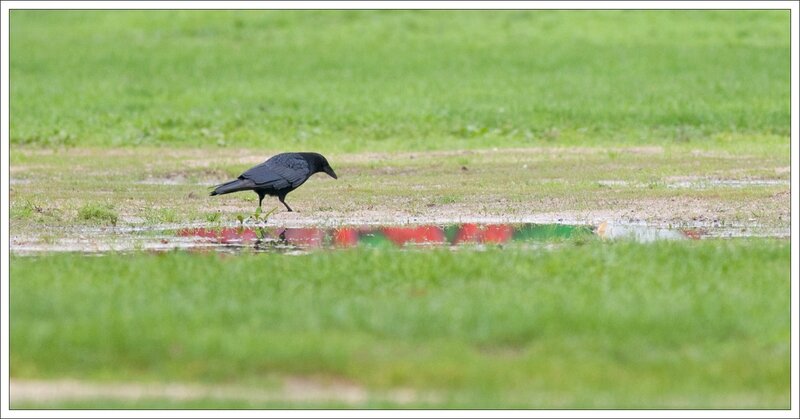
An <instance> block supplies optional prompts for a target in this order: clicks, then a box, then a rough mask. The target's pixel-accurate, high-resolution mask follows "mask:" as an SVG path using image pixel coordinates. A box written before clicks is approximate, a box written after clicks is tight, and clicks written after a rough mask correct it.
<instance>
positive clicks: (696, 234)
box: [12, 222, 788, 255]
mask: <svg viewBox="0 0 800 419" xmlns="http://www.w3.org/2000/svg"><path fill="white" fill-rule="evenodd" d="M749 236H768V237H788V231H783V230H775V229H773V230H769V229H754V228H745V227H741V226H723V225H718V224H715V223H712V224H703V223H695V224H694V225H688V226H687V225H683V226H681V227H674V228H673V227H670V226H666V227H665V226H652V225H647V224H635V223H616V222H602V223H599V224H597V225H590V224H563V223H445V224H412V225H409V224H405V225H344V226H338V227H319V226H292V227H283V226H275V225H265V224H263V223H261V224H259V223H255V224H249V223H244V224H240V225H234V226H208V225H196V226H185V227H180V226H178V227H172V228H164V227H127V228H123V227H119V228H108V229H95V230H87V231H82V232H80V233H79V234H70V235H66V236H65V237H63V238H61V239H57V240H51V241H49V242H42V241H34V240H32V241H27V242H26V241H24V240H22V241H18V242H16V243H14V244H12V251H13V252H15V253H16V254H23V255H24V254H37V253H41V252H84V253H95V254H98V253H100V254H101V253H105V252H125V251H138V250H147V251H169V250H192V251H210V252H242V251H248V252H271V253H288V254H295V253H306V252H309V251H313V250H315V249H340V248H351V247H373V248H375V247H384V248H433V247H450V248H457V247H459V246H464V245H471V246H473V247H479V248H480V247H485V246H503V245H515V244H518V245H531V246H536V245H543V244H546V245H551V244H557V243H559V242H563V241H565V240H580V239H586V238H592V237H599V238H601V239H603V240H617V239H620V240H633V241H637V242H652V241H657V240H699V239H705V238H714V237H749Z"/></svg>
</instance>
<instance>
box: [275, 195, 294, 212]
mask: <svg viewBox="0 0 800 419" xmlns="http://www.w3.org/2000/svg"><path fill="white" fill-rule="evenodd" d="M284 198H286V195H280V196H278V200H280V201H281V204H283V206H284V207H286V209H287V210H289V212H293V211H292V209H291V208H289V204H287V203H286V201H284V200H283V199H284Z"/></svg>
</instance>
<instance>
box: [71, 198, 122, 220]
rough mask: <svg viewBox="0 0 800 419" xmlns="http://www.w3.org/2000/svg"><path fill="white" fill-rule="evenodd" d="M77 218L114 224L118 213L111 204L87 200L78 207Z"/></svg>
mask: <svg viewBox="0 0 800 419" xmlns="http://www.w3.org/2000/svg"><path fill="white" fill-rule="evenodd" d="M78 219H80V220H84V221H90V222H96V223H101V224H113V225H116V224H117V220H118V219H119V215H118V214H117V212H116V211H115V210H114V206H113V205H112V204H100V203H96V202H89V203H87V204H85V205H84V206H82V207H80V208H79V209H78Z"/></svg>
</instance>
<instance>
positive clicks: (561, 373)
mask: <svg viewBox="0 0 800 419" xmlns="http://www.w3.org/2000/svg"><path fill="white" fill-rule="evenodd" d="M789 262H790V257H789V243H788V241H783V240H753V239H750V240H728V241H703V242H661V243H656V244H648V245H641V244H635V243H626V242H618V243H603V242H598V241H589V242H586V241H579V242H575V243H574V244H569V243H567V244H566V245H563V246H559V247H557V248H554V249H551V250H544V249H542V250H539V251H531V250H521V249H519V250H515V249H514V248H513V247H511V248H506V249H504V250H500V249H496V248H490V249H488V250H487V251H483V252H473V251H470V250H466V249H465V250H461V251H458V252H453V251H448V250H443V251H442V250H435V251H405V252H397V251H385V250H363V249H362V250H353V251H343V252H334V253H328V252H321V253H315V254H310V255H302V256H296V257H287V256H281V255H252V256H247V255H244V256H240V257H225V256H221V255H216V254H186V253H166V254H130V255H114V254H110V255H106V256H102V257H97V258H86V257H83V256H80V255H74V254H58V255H42V256H37V257H18V256H12V263H11V284H12V286H11V295H10V297H11V299H10V301H11V305H10V311H11V316H12V318H13V319H14V320H13V322H12V323H11V335H10V336H11V376H12V378H58V377H66V378H78V379H85V380H94V381H100V382H102V381H119V380H125V381H129V382H143V383H146V382H152V381H178V382H181V381H183V382H207V383H220V384H222V383H228V384H241V385H251V386H255V387H256V388H258V387H259V386H268V385H274V384H275V381H274V377H281V376H298V375H299V376H303V375H312V376H318V377H331V378H336V379H341V380H345V381H347V382H352V383H355V384H357V385H359V386H363V387H364V388H366V389H368V390H369V391H381V390H388V389H394V388H410V389H415V390H418V391H423V392H426V393H427V392H430V393H431V394H436V395H437V397H438V398H439V401H438V402H436V403H435V404H436V406H438V407H539V408H545V407H569V408H590V407H618V408H623V407H650V408H656V407H681V408H712V407H716V408H719V407H726V408H732V407H738V408H764V407H771V408H787V407H788V403H789V265H790V263H789ZM78 301H80V304H77V303H76V302H78ZM267 377H272V378H270V379H269V380H268V379H267ZM265 380H267V381H265ZM270 380H272V381H270ZM206 403H209V402H206ZM222 405H225V404H221V406H222ZM140 406H141V405H140ZM156 406H158V404H157V403H156V402H154V404H153V405H152V406H150V407H156Z"/></svg>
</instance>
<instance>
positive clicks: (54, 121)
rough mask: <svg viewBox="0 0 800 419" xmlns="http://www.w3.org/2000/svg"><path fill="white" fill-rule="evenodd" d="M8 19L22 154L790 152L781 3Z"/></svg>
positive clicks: (15, 141)
mask: <svg viewBox="0 0 800 419" xmlns="http://www.w3.org/2000/svg"><path fill="white" fill-rule="evenodd" d="M10 29H11V41H10V42H11V51H10V53H11V56H10V57H11V65H10V75H11V80H12V85H13V89H12V91H11V92H10V93H11V103H12V108H11V117H12V119H13V121H14V123H13V126H12V127H11V144H12V145H13V146H21V145H31V146H36V147H42V148H58V147H63V146H67V147H70V146H86V145H93V146H112V147H118V146H142V145H164V146H170V147H197V146H203V147H230V146H236V147H243V146H244V147H258V148H262V149H282V150H287V149H315V150H318V151H320V152H323V153H331V152H360V151H365V150H372V151H374V150H382V151H397V150H430V149H462V148H467V149H470V148H489V147H530V146H533V145H548V146H553V145H573V146H574V145H610V144H624V145H640V144H660V145H667V144H690V145H693V146H696V147H708V146H711V147H718V148H720V147H721V148H729V149H736V148H738V147H752V146H753V144H761V143H775V142H779V143H782V144H788V135H789V88H788V87H789V13H788V12H787V11H578V12H576V11H573V12H564V11H528V12H523V11H497V12H485V11H484V12H469V11H453V12H445V11H312V12H298V11H240V12H235V11H183V12H181V11H150V12H145V11H68V12H63V11H22V10H15V11H13V12H12V14H11V20H10ZM122 46H124V48H123V47H122ZM297 51H303V53H302V54H298V53H297ZM12 148H13V147H12Z"/></svg>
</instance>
